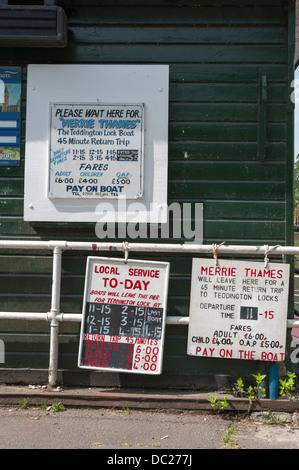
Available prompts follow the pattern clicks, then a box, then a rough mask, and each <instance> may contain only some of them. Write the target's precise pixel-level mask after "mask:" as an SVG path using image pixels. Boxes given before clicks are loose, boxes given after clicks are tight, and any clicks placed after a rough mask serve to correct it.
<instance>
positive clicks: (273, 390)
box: [269, 363, 279, 400]
mask: <svg viewBox="0 0 299 470" xmlns="http://www.w3.org/2000/svg"><path fill="white" fill-rule="evenodd" d="M278 387H279V364H275V363H273V364H270V365H269V398H270V400H275V399H276V398H277V397H278Z"/></svg>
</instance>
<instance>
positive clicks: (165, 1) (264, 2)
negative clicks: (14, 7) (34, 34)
mask: <svg viewBox="0 0 299 470" xmlns="http://www.w3.org/2000/svg"><path fill="white" fill-rule="evenodd" d="M27 1H28V0H27ZM28 3H30V2H28ZM194 3H195V2H194V1H192V0H179V1H178V0H154V1H153V0H152V1H151V6H155V7H160V6H163V7H165V6H166V7H169V6H171V5H172V6H173V7H180V8H182V7H190V6H192V5H193V4H194ZM146 4H147V3H146V2H144V1H143V0H114V1H110V0H101V1H100V2H99V0H85V1H84V7H95V6H99V5H100V6H101V7H111V6H112V5H113V6H114V7H115V8H116V7H118V6H120V5H122V6H126V8H128V7H131V6H134V8H136V7H140V8H141V7H143V6H144V5H146ZM60 5H61V6H62V7H64V8H69V7H72V8H75V7H80V6H81V7H82V0H61V1H60ZM200 5H201V6H202V7H217V8H219V7H228V6H229V7H233V6H237V7H238V8H239V7H240V0H229V2H227V1H226V0H224V1H223V0H219V1H218V0H213V1H210V0H205V1H202V2H201V3H200ZM242 6H243V7H244V6H247V7H280V8H281V0H259V1H258V3H257V2H256V1H255V0H242Z"/></svg>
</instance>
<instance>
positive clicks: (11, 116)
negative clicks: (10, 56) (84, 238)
mask: <svg viewBox="0 0 299 470" xmlns="http://www.w3.org/2000/svg"><path fill="white" fill-rule="evenodd" d="M20 113H21V67H10V66H8V67H0V166H16V165H19V164H20V127H21V125H20V123H21V118H20V116H21V114H20Z"/></svg>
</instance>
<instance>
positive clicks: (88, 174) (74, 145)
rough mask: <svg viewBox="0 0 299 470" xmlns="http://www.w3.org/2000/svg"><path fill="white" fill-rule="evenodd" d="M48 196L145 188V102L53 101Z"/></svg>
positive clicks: (133, 194) (136, 194)
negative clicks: (143, 176) (61, 102)
mask: <svg viewBox="0 0 299 470" xmlns="http://www.w3.org/2000/svg"><path fill="white" fill-rule="evenodd" d="M50 116H51V117H50V123H51V129H50V158H49V197H50V198H119V197H122V196H123V197H126V198H128V199H137V198H140V197H142V194H143V178H142V173H143V139H144V135H143V133H144V126H143V117H144V112H143V104H82V103H78V104H60V103H51V105H50Z"/></svg>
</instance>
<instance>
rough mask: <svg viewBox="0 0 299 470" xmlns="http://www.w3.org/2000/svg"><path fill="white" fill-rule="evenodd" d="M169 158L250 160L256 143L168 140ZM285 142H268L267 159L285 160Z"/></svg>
mask: <svg viewBox="0 0 299 470" xmlns="http://www.w3.org/2000/svg"><path fill="white" fill-rule="evenodd" d="M168 153H169V160H183V159H186V160H187V161H192V160H211V161H219V160H222V161H226V160H229V161H238V160H239V161H250V160H256V156H257V144H256V143H255V142H237V143H236V142H211V141H210V142H195V141H180V142H179V141H177V142H169V146H168ZM285 156H286V144H285V143H282V142H275V143H271V142H268V143H267V146H266V160H267V161H285Z"/></svg>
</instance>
